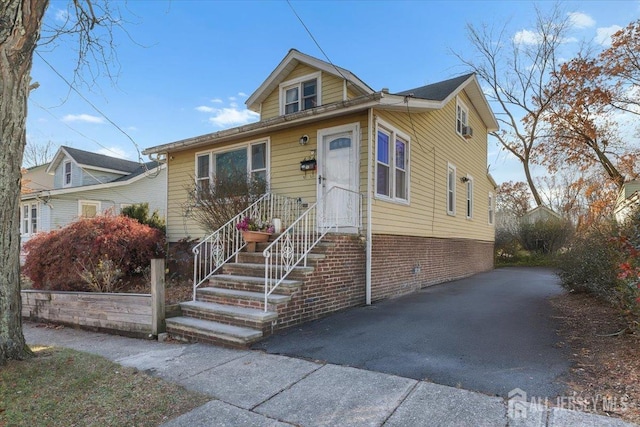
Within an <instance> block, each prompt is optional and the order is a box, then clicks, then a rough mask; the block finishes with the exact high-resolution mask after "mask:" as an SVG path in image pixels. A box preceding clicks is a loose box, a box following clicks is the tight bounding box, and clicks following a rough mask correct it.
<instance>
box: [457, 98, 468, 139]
mask: <svg viewBox="0 0 640 427" xmlns="http://www.w3.org/2000/svg"><path fill="white" fill-rule="evenodd" d="M459 108H461V109H462V110H463V111H464V112H465V117H466V121H465V122H463V123H461V128H463V127H465V126H469V107H467V104H465V103H464V101H462V100H461V99H460V97H456V117H455V129H456V133H457V134H458V135H459V136H460V137H461V138H464V136H463V135H462V129H460V130H458V109H459Z"/></svg>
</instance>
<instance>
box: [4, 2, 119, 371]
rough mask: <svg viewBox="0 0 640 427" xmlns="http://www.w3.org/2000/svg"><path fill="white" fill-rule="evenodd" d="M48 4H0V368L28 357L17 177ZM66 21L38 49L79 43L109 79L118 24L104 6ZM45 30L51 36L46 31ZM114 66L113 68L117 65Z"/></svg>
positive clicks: (75, 6)
mask: <svg viewBox="0 0 640 427" xmlns="http://www.w3.org/2000/svg"><path fill="white" fill-rule="evenodd" d="M48 5H49V1H48V0H4V1H2V2H0V364H4V363H5V362H6V360H8V359H23V358H26V357H29V356H30V351H29V349H28V348H27V346H26V344H25V340H24V336H23V334H22V319H21V300H20V224H19V220H18V219H19V217H20V216H19V209H20V204H19V202H20V176H21V165H22V161H23V155H24V148H25V145H26V129H25V126H26V115H27V98H28V96H29V92H30V90H32V89H35V88H36V87H37V86H38V85H37V83H33V84H32V83H31V66H32V63H33V55H34V52H35V49H36V45H37V44H38V43H39V39H40V36H41V31H42V27H43V19H44V15H45V11H46V10H47V7H48ZM68 11H69V14H68V16H69V18H68V19H67V21H66V22H65V23H63V25H62V26H61V27H57V28H52V27H47V34H45V37H43V40H42V41H41V42H40V43H46V42H51V41H52V40H54V39H56V38H57V37H58V36H61V35H62V36H71V37H75V39H76V40H77V41H78V45H77V52H78V67H76V76H80V75H81V74H80V73H79V72H78V71H79V70H80V69H81V68H82V66H83V65H87V64H94V65H95V66H94V68H93V69H92V70H90V71H91V73H90V75H91V77H92V78H96V76H97V73H96V67H97V69H98V70H99V69H100V68H101V67H102V68H104V69H105V70H107V73H108V74H109V75H111V74H110V73H109V70H110V67H112V66H114V65H113V64H114V61H113V55H112V54H113V53H114V51H113V49H114V46H115V44H114V43H113V38H112V30H113V28H114V27H120V26H121V25H122V23H123V20H122V19H121V17H120V16H119V15H118V14H117V13H116V14H114V13H113V11H112V10H110V9H109V8H108V2H107V0H102V1H100V2H99V3H97V2H96V1H95V0H70V1H69V6H68ZM49 30H50V31H49ZM116 65H117V64H116Z"/></svg>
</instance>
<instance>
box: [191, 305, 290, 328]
mask: <svg viewBox="0 0 640 427" xmlns="http://www.w3.org/2000/svg"><path fill="white" fill-rule="evenodd" d="M180 308H181V309H182V315H183V316H184V317H192V318H196V319H204V320H213V321H216V322H220V323H224V324H227V325H234V326H243V327H247V328H252V329H258V330H260V331H262V332H263V334H265V335H266V334H269V333H271V330H272V326H273V322H276V321H277V320H278V313H276V312H273V311H264V310H259V309H255V308H247V307H237V306H233V305H226V304H217V303H212V302H204V301H188V302H183V303H180Z"/></svg>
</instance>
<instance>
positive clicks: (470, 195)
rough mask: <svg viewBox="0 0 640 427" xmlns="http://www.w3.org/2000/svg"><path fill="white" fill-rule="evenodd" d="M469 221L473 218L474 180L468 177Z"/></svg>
mask: <svg viewBox="0 0 640 427" xmlns="http://www.w3.org/2000/svg"><path fill="white" fill-rule="evenodd" d="M466 185H467V219H472V218H473V178H472V177H470V176H467V180H466Z"/></svg>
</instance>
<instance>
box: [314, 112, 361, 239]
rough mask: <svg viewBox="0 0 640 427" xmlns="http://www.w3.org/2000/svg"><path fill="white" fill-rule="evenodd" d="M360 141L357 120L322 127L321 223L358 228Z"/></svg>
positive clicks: (319, 141) (319, 170)
mask: <svg viewBox="0 0 640 427" xmlns="http://www.w3.org/2000/svg"><path fill="white" fill-rule="evenodd" d="M359 141H360V138H359V126H358V124H357V123H354V124H350V125H344V126H337V127H333V128H328V129H321V130H319V131H318V224H319V225H320V227H332V226H337V227H339V228H340V229H342V230H341V231H357V227H358V226H359V223H360V200H359V199H360V196H359V195H358V187H359V182H358V181H359V180H358V168H359V160H358V147H359V145H360V144H359ZM354 229H355V230H354Z"/></svg>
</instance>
